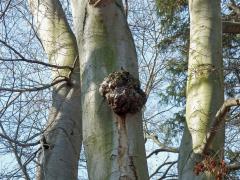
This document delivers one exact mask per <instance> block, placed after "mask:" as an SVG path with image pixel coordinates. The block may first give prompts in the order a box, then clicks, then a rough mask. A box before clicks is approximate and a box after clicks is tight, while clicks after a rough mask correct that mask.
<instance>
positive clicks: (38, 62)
mask: <svg viewBox="0 0 240 180" xmlns="http://www.w3.org/2000/svg"><path fill="white" fill-rule="evenodd" d="M0 43H2V44H3V45H4V46H6V47H7V48H9V49H11V50H12V51H13V52H14V53H15V54H16V55H18V56H19V57H20V58H21V59H3V58H0V60H1V61H17V62H18V61H22V62H27V63H33V64H41V65H44V66H48V67H52V68H57V69H70V70H72V69H73V68H74V67H71V66H58V65H54V64H49V63H45V62H41V61H36V60H29V59H26V58H25V57H24V56H23V55H22V54H21V53H19V52H18V51H17V50H16V49H15V48H14V47H12V46H11V45H9V44H7V43H6V42H5V41H3V40H1V39H0Z"/></svg>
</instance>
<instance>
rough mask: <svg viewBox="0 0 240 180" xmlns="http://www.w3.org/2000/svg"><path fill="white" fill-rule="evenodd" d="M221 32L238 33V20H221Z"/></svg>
mask: <svg viewBox="0 0 240 180" xmlns="http://www.w3.org/2000/svg"><path fill="white" fill-rule="evenodd" d="M222 32H223V33H229V34H240V22H232V21H222Z"/></svg>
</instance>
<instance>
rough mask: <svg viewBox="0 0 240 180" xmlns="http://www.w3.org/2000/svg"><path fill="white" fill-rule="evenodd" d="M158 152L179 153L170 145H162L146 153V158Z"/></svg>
mask: <svg viewBox="0 0 240 180" xmlns="http://www.w3.org/2000/svg"><path fill="white" fill-rule="evenodd" d="M160 152H171V153H179V150H178V149H177V148H171V147H162V148H159V149H156V150H154V151H153V152H151V153H150V154H149V155H147V158H149V157H151V156H152V155H154V154H155V155H157V154H158V153H160Z"/></svg>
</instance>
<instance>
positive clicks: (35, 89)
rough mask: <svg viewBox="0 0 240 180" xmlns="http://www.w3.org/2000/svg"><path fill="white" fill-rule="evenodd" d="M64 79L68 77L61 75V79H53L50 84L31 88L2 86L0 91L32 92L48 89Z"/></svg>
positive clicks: (67, 79)
mask: <svg viewBox="0 0 240 180" xmlns="http://www.w3.org/2000/svg"><path fill="white" fill-rule="evenodd" d="M64 81H69V78H68V77H62V78H61V79H58V80H55V81H53V82H52V83H51V84H46V85H43V86H40V87H33V88H21V89H14V88H4V87H0V91H9V92H21V93H22V92H34V91H41V90H44V89H48V88H50V87H52V86H54V85H56V84H58V83H60V82H64Z"/></svg>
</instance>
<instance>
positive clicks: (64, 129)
mask: <svg viewBox="0 0 240 180" xmlns="http://www.w3.org/2000/svg"><path fill="white" fill-rule="evenodd" d="M29 4H30V7H31V11H32V14H33V17H34V20H35V25H36V31H37V33H38V35H39V37H40V39H41V41H42V44H43V46H44V49H45V51H46V53H47V55H48V58H49V62H50V63H51V64H54V65H59V66H70V67H71V66H72V67H74V68H73V69H72V70H71V68H64V69H54V70H52V76H53V79H54V80H59V79H63V80H64V79H65V80H66V81H62V82H61V83H58V84H57V85H55V86H54V87H53V99H52V101H53V102H52V108H51V111H50V112H49V119H48V124H47V126H46V131H45V132H44V135H43V138H42V143H43V144H42V150H41V153H40V155H39V156H40V157H39V163H40V166H39V168H38V175H37V176H38V177H37V179H39V180H42V179H47V180H51V179H52V180H56V179H58V180H70V179H72V180H74V179H77V173H78V160H79V154H80V148H81V142H82V133H81V130H82V129H81V113H80V112H81V109H80V108H81V105H80V103H81V99H80V78H79V60H78V51H77V43H76V39H75V36H74V34H73V33H72V31H71V29H70V27H69V25H68V23H67V20H66V17H65V14H64V12H63V9H62V7H61V4H60V2H59V1H58V0H38V1H36V0H29Z"/></svg>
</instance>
